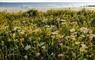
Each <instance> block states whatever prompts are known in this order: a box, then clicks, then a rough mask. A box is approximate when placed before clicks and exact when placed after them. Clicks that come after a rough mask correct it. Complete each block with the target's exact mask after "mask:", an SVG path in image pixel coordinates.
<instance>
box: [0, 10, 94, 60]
mask: <svg viewBox="0 0 95 60" xmlns="http://www.w3.org/2000/svg"><path fill="white" fill-rule="evenodd" d="M0 60H95V12H94V11H90V10H85V9H82V10H80V11H74V10H70V9H67V10H60V9H59V10H48V11H47V12H40V11H38V10H33V9H32V10H29V11H27V12H23V13H6V12H0Z"/></svg>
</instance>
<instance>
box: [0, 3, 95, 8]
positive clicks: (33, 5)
mask: <svg viewBox="0 0 95 60" xmlns="http://www.w3.org/2000/svg"><path fill="white" fill-rule="evenodd" d="M87 5H95V2H0V7H3V8H66V7H83V6H87Z"/></svg>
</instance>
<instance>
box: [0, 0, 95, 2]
mask: <svg viewBox="0 0 95 60" xmlns="http://www.w3.org/2000/svg"><path fill="white" fill-rule="evenodd" d="M0 2H95V0H0Z"/></svg>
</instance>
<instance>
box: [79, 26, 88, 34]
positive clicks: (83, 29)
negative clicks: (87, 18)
mask: <svg viewBox="0 0 95 60" xmlns="http://www.w3.org/2000/svg"><path fill="white" fill-rule="evenodd" d="M80 31H81V32H83V33H88V31H89V29H88V28H86V27H81V28H80Z"/></svg>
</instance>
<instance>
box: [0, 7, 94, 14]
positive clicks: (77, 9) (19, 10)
mask: <svg viewBox="0 0 95 60" xmlns="http://www.w3.org/2000/svg"><path fill="white" fill-rule="evenodd" d="M83 8H85V9H87V10H93V11H95V7H77V8H75V7H74V8H73V7H72V8H69V7H68V8H5V7H4V8H2V7H0V12H7V13H18V12H26V11H28V10H31V9H36V10H38V11H42V12H46V11H47V10H51V9H53V10H65V9H71V10H75V11H79V10H81V9H83Z"/></svg>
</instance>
